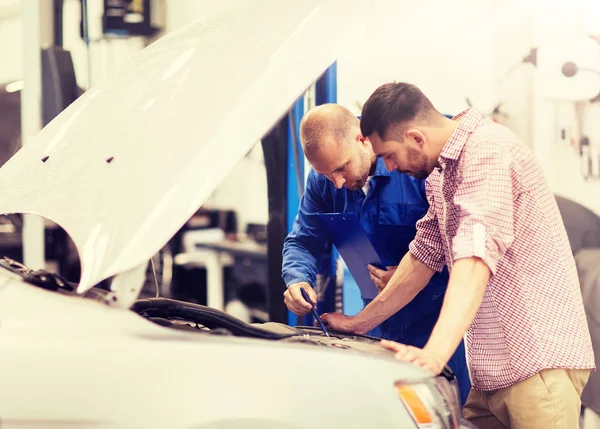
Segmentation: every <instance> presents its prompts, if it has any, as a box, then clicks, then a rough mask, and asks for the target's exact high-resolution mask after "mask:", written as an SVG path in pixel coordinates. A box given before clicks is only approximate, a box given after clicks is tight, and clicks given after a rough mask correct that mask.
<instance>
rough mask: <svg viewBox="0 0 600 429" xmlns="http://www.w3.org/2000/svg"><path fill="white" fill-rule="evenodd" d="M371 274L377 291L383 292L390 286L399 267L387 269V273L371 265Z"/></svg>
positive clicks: (369, 266)
mask: <svg viewBox="0 0 600 429" xmlns="http://www.w3.org/2000/svg"><path fill="white" fill-rule="evenodd" d="M368 268H369V274H370V275H371V281H372V282H373V283H374V284H375V286H377V290H379V292H381V291H382V290H383V289H384V288H385V286H386V285H387V284H388V282H389V281H390V279H391V278H392V276H393V275H394V273H395V272H396V268H398V266H397V265H396V266H391V267H387V271H385V270H382V269H381V268H377V267H376V266H374V265H371V264H369V265H368Z"/></svg>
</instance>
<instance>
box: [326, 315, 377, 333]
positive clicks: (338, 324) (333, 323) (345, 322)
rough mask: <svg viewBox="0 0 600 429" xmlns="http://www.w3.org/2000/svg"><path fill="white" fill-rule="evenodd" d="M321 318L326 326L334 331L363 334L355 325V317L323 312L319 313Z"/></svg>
mask: <svg viewBox="0 0 600 429" xmlns="http://www.w3.org/2000/svg"><path fill="white" fill-rule="evenodd" d="M321 320H322V321H323V323H324V324H325V326H326V327H328V328H331V329H333V330H335V331H340V332H349V333H356V334H365V333H366V332H362V330H361V329H360V327H359V326H358V325H357V323H356V322H357V320H356V318H355V317H351V316H346V315H344V314H342V313H325V314H322V315H321Z"/></svg>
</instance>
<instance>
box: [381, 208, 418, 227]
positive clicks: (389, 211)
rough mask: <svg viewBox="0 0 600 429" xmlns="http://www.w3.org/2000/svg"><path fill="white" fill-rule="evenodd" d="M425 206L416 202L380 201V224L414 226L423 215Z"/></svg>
mask: <svg viewBox="0 0 600 429" xmlns="http://www.w3.org/2000/svg"><path fill="white" fill-rule="evenodd" d="M425 213H427V207H425V206H423V205H418V204H394V203H381V204H380V206H379V224H380V225H401V226H414V225H415V224H416V223H417V221H418V220H419V219H421V218H422V217H423V216H425Z"/></svg>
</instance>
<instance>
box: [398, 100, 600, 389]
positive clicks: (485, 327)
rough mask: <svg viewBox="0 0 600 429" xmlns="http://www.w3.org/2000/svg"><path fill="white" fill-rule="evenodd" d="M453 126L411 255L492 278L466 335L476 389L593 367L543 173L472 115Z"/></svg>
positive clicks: (571, 268)
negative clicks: (481, 269)
mask: <svg viewBox="0 0 600 429" xmlns="http://www.w3.org/2000/svg"><path fill="white" fill-rule="evenodd" d="M454 119H455V120H460V123H459V124H458V126H457V128H456V130H455V132H454V134H453V135H452V137H451V138H450V139H449V140H448V141H447V142H446V144H445V146H444V149H443V150H442V153H441V154H440V157H439V163H440V166H441V167H438V168H436V169H435V170H434V171H433V173H432V174H431V175H430V176H429V177H428V179H427V181H426V191H427V198H428V199H429V203H430V208H429V211H428V212H427V214H426V215H425V217H424V218H423V219H421V220H420V221H419V222H418V223H417V235H416V237H415V239H414V241H413V242H412V243H411V244H410V251H411V253H412V254H413V255H414V256H415V257H417V258H418V259H419V260H421V261H422V262H423V263H424V264H426V265H427V266H429V267H430V268H432V269H434V270H436V271H440V270H441V269H442V268H443V266H444V264H446V265H447V266H448V269H449V270H452V264H453V263H454V262H455V261H456V260H458V259H460V258H469V257H478V258H481V259H482V260H483V261H484V262H485V264H486V265H487V266H488V268H489V269H490V271H491V278H490V281H489V283H488V285H487V288H486V290H485V293H484V295H483V301H482V303H481V306H480V308H479V310H478V312H477V315H476V316H475V319H474V321H473V323H472V324H471V326H470V328H469V330H468V331H467V334H466V346H467V360H468V366H469V372H470V374H471V379H472V383H473V387H474V388H475V389H478V390H495V389H500V388H503V387H507V386H510V385H512V384H515V383H517V382H519V381H521V380H524V379H526V378H528V377H530V376H532V375H534V374H535V373H537V372H539V371H541V370H542V369H547V368H579V369H581V368H594V353H593V350H592V343H591V339H590V333H589V330H588V326H587V321H586V317H585V313H584V309H583V302H582V299H581V291H580V287H579V280H578V278H577V271H576V269H575V263H574V260H573V256H572V254H571V248H570V245H569V241H568V239H567V234H566V231H565V228H564V225H563V222H562V219H561V216H560V213H559V211H558V207H557V205H556V201H555V199H554V196H553V194H552V191H551V190H550V188H549V186H548V183H547V182H546V180H545V178H544V175H543V172H542V169H541V168H540V165H539V164H538V162H537V160H536V159H535V157H534V155H533V154H532V152H531V151H530V150H529V149H528V148H527V147H526V146H525V144H523V143H522V142H521V141H520V140H519V139H518V138H517V137H516V136H515V135H514V134H513V133H512V132H510V131H509V130H508V129H507V128H505V127H503V126H502V125H498V124H496V123H494V122H491V121H489V120H486V119H485V118H484V117H483V115H482V114H481V113H480V112H479V111H477V110H476V109H469V110H466V111H465V112H463V113H461V114H460V115H458V116H456V117H455V118H454Z"/></svg>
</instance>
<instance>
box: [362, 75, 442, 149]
mask: <svg viewBox="0 0 600 429" xmlns="http://www.w3.org/2000/svg"><path fill="white" fill-rule="evenodd" d="M433 112H437V111H436V110H435V108H434V107H433V104H432V103H431V101H429V99H428V98H427V97H426V96H425V94H423V93H422V92H421V90H420V89H419V88H417V87H416V86H414V85H411V84H410V83H404V82H392V83H386V84H383V85H381V86H380V87H379V88H377V89H376V90H375V92H373V94H371V96H370V97H369V99H368V100H367V101H366V103H365V104H364V106H363V108H362V114H361V118H360V131H361V133H362V135H363V136H365V137H368V136H370V135H372V134H373V133H377V134H379V136H380V137H381V138H383V137H384V136H385V134H386V133H387V132H388V130H389V128H390V126H391V125H393V124H396V123H406V122H410V121H413V120H415V118H417V117H419V118H421V117H423V118H425V117H428V116H429V115H430V114H431V113H433Z"/></svg>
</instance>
